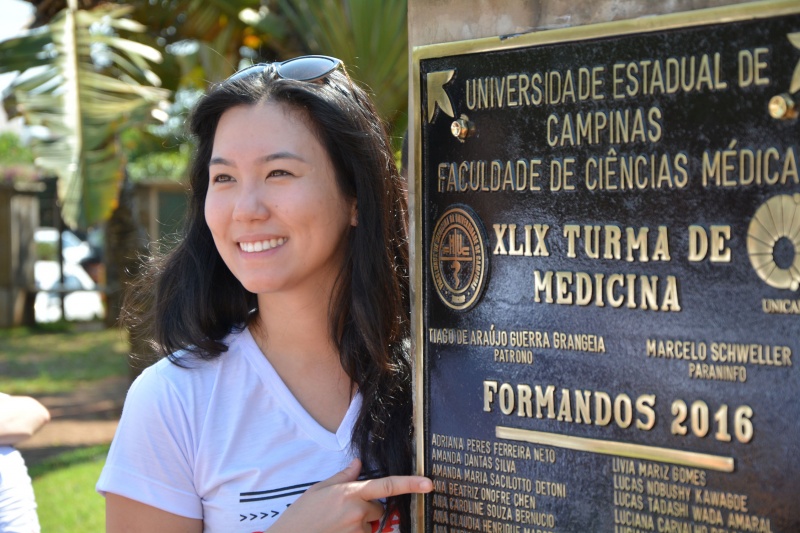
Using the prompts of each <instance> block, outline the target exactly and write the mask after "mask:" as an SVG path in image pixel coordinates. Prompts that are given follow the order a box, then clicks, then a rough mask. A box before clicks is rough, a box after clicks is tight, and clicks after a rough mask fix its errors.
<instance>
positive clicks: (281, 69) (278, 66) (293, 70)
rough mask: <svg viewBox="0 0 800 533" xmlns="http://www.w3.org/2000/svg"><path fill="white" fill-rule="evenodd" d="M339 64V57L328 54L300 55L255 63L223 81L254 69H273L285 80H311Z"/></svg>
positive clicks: (316, 78) (236, 77)
mask: <svg viewBox="0 0 800 533" xmlns="http://www.w3.org/2000/svg"><path fill="white" fill-rule="evenodd" d="M341 64H342V61H341V60H340V59H336V58H335V57H330V56H317V55H312V56H300V57H294V58H292V59H287V60H286V61H280V62H275V63H256V64H255V65H250V66H249V67H245V68H243V69H242V70H240V71H239V72H236V73H235V74H233V75H232V76H231V77H229V78H228V79H226V80H225V81H234V80H238V79H241V78H244V77H245V76H249V75H250V74H253V73H254V72H256V71H258V72H264V71H266V70H268V69H273V71H274V72H275V74H277V75H278V77H279V78H283V79H285V80H295V81H312V82H313V81H317V80H320V79H322V78H324V77H325V76H327V75H328V74H330V73H331V72H333V71H334V70H336V69H337V68H339V65H341Z"/></svg>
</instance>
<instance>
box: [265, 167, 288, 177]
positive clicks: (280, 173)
mask: <svg viewBox="0 0 800 533" xmlns="http://www.w3.org/2000/svg"><path fill="white" fill-rule="evenodd" d="M291 175H292V173H291V172H289V171H288V170H282V169H277V170H271V171H270V172H269V173H268V174H267V177H268V178H272V177H276V176H291Z"/></svg>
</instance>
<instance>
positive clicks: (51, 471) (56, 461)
mask: <svg viewBox="0 0 800 533" xmlns="http://www.w3.org/2000/svg"><path fill="white" fill-rule="evenodd" d="M107 453H108V446H93V447H91V448H84V449H81V450H76V451H72V452H67V453H64V454H61V455H59V456H57V457H55V458H53V459H51V460H48V461H45V462H44V463H41V464H40V465H36V466H34V467H33V468H31V470H30V474H31V477H32V478H33V490H34V493H35V494H36V501H37V504H38V514H39V523H40V525H41V527H42V531H46V532H47V533H74V532H76V531H81V532H87V533H100V532H102V531H105V515H106V513H105V500H103V497H102V496H100V495H99V494H97V493H96V492H95V490H94V486H95V484H96V483H97V478H99V477H100V471H101V470H102V469H103V464H104V463H105V457H106V454H107Z"/></svg>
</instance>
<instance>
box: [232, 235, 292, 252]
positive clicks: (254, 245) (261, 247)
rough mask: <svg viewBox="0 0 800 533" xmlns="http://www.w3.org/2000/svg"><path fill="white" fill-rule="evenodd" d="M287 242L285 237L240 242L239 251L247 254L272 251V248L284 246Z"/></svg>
mask: <svg viewBox="0 0 800 533" xmlns="http://www.w3.org/2000/svg"><path fill="white" fill-rule="evenodd" d="M285 242H286V238H285V237H281V238H280V239H269V240H266V241H257V242H240V243H239V249H240V250H242V251H243V252H247V253H252V252H263V251H265V250H271V249H272V248H277V247H278V246H282V245H283V244H284V243H285Z"/></svg>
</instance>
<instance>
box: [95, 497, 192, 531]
mask: <svg viewBox="0 0 800 533" xmlns="http://www.w3.org/2000/svg"><path fill="white" fill-rule="evenodd" d="M152 531H159V532H161V533H202V531H203V521H202V520H199V519H197V518H187V517H185V516H179V515H176V514H173V513H169V512H167V511H164V510H162V509H158V508H156V507H153V506H150V505H147V504H145V503H142V502H137V501H136V500H131V499H130V498H125V497H124V496H120V495H118V494H113V493H111V492H107V493H106V533H150V532H152Z"/></svg>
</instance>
